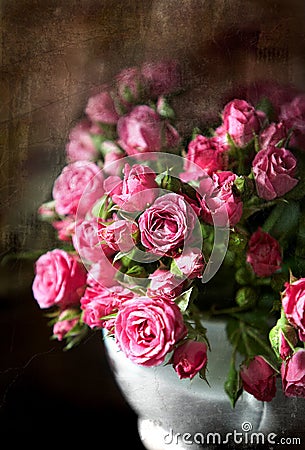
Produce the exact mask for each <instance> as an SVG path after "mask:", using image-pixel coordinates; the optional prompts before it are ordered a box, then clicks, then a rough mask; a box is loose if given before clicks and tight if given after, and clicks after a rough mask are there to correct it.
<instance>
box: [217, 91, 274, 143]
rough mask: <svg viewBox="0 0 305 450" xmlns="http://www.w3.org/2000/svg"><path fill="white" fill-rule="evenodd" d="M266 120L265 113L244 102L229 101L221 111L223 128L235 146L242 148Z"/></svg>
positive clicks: (237, 100)
mask: <svg viewBox="0 0 305 450" xmlns="http://www.w3.org/2000/svg"><path fill="white" fill-rule="evenodd" d="M265 119H266V115H265V113H263V112H262V111H258V110H255V108H254V107H253V106H252V105H251V104H250V103H248V102H246V101H245V100H239V99H235V100H232V101H230V102H229V103H228V104H227V105H226V106H225V107H224V110H223V127H224V131H225V132H226V133H228V134H229V135H230V137H231V139H233V141H234V142H235V144H236V145H238V146H240V147H243V146H245V145H247V144H248V143H249V142H250V141H252V139H253V138H254V134H255V133H258V132H259V131H260V129H261V127H262V125H263V122H264V120H265Z"/></svg>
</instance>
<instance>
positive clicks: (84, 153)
mask: <svg viewBox="0 0 305 450" xmlns="http://www.w3.org/2000/svg"><path fill="white" fill-rule="evenodd" d="M91 126H92V125H91V122H90V121H89V120H82V121H81V122H79V123H78V124H77V125H76V126H75V127H74V128H73V129H72V130H71V131H70V134H69V142H68V143H67V145H66V155H67V160H68V162H69V163H71V162H75V161H81V160H83V161H94V160H95V159H97V157H98V150H97V149H96V147H95V145H94V142H93V139H92V137H91V134H90V133H91Z"/></svg>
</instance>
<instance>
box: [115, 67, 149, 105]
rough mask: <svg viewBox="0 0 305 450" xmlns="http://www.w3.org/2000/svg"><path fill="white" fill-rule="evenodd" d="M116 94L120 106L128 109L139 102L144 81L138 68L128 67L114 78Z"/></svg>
mask: <svg viewBox="0 0 305 450" xmlns="http://www.w3.org/2000/svg"><path fill="white" fill-rule="evenodd" d="M116 83H117V94H118V97H119V100H120V101H121V102H122V104H123V105H124V106H126V107H128V106H129V105H130V104H132V103H136V102H139V100H140V99H141V98H142V96H143V89H144V86H143V85H144V79H143V76H142V73H141V70H140V69H139V68H138V67H128V68H127V69H124V70H122V71H121V72H120V73H119V74H118V75H117V76H116Z"/></svg>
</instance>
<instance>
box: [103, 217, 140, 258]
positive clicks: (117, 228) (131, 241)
mask: <svg viewBox="0 0 305 450" xmlns="http://www.w3.org/2000/svg"><path fill="white" fill-rule="evenodd" d="M137 233H138V226H137V224H136V223H135V222H130V221H129V220H125V219H121V220H115V221H114V222H112V223H111V224H110V225H107V224H104V223H100V224H99V230H98V234H99V238H100V239H101V241H104V242H105V244H106V245H108V247H110V248H111V249H112V250H114V251H115V252H128V251H129V250H131V249H132V248H133V247H134V246H135V243H136V239H137Z"/></svg>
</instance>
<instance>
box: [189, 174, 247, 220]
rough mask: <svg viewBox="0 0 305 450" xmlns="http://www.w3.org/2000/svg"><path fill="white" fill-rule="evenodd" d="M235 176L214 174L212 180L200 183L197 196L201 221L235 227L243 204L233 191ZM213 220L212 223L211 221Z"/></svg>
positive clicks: (204, 180)
mask: <svg viewBox="0 0 305 450" xmlns="http://www.w3.org/2000/svg"><path fill="white" fill-rule="evenodd" d="M236 178H237V175H236V174H234V173H233V172H230V171H224V172H216V173H214V174H213V176H212V179H209V178H207V179H203V180H202V181H201V182H200V186H199V192H200V195H199V196H198V197H199V198H198V199H199V201H200V204H201V207H202V210H201V214H202V219H203V220H204V221H205V222H207V223H209V224H211V225H213V223H214V221H215V225H216V226H226V225H227V222H228V221H229V224H230V226H234V225H236V224H237V223H238V222H239V221H240V219H241V216H242V213H243V202H242V200H241V198H240V197H239V196H238V195H236V194H235V193H234V191H233V184H234V181H235V180H236ZM213 219H214V221H213Z"/></svg>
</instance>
